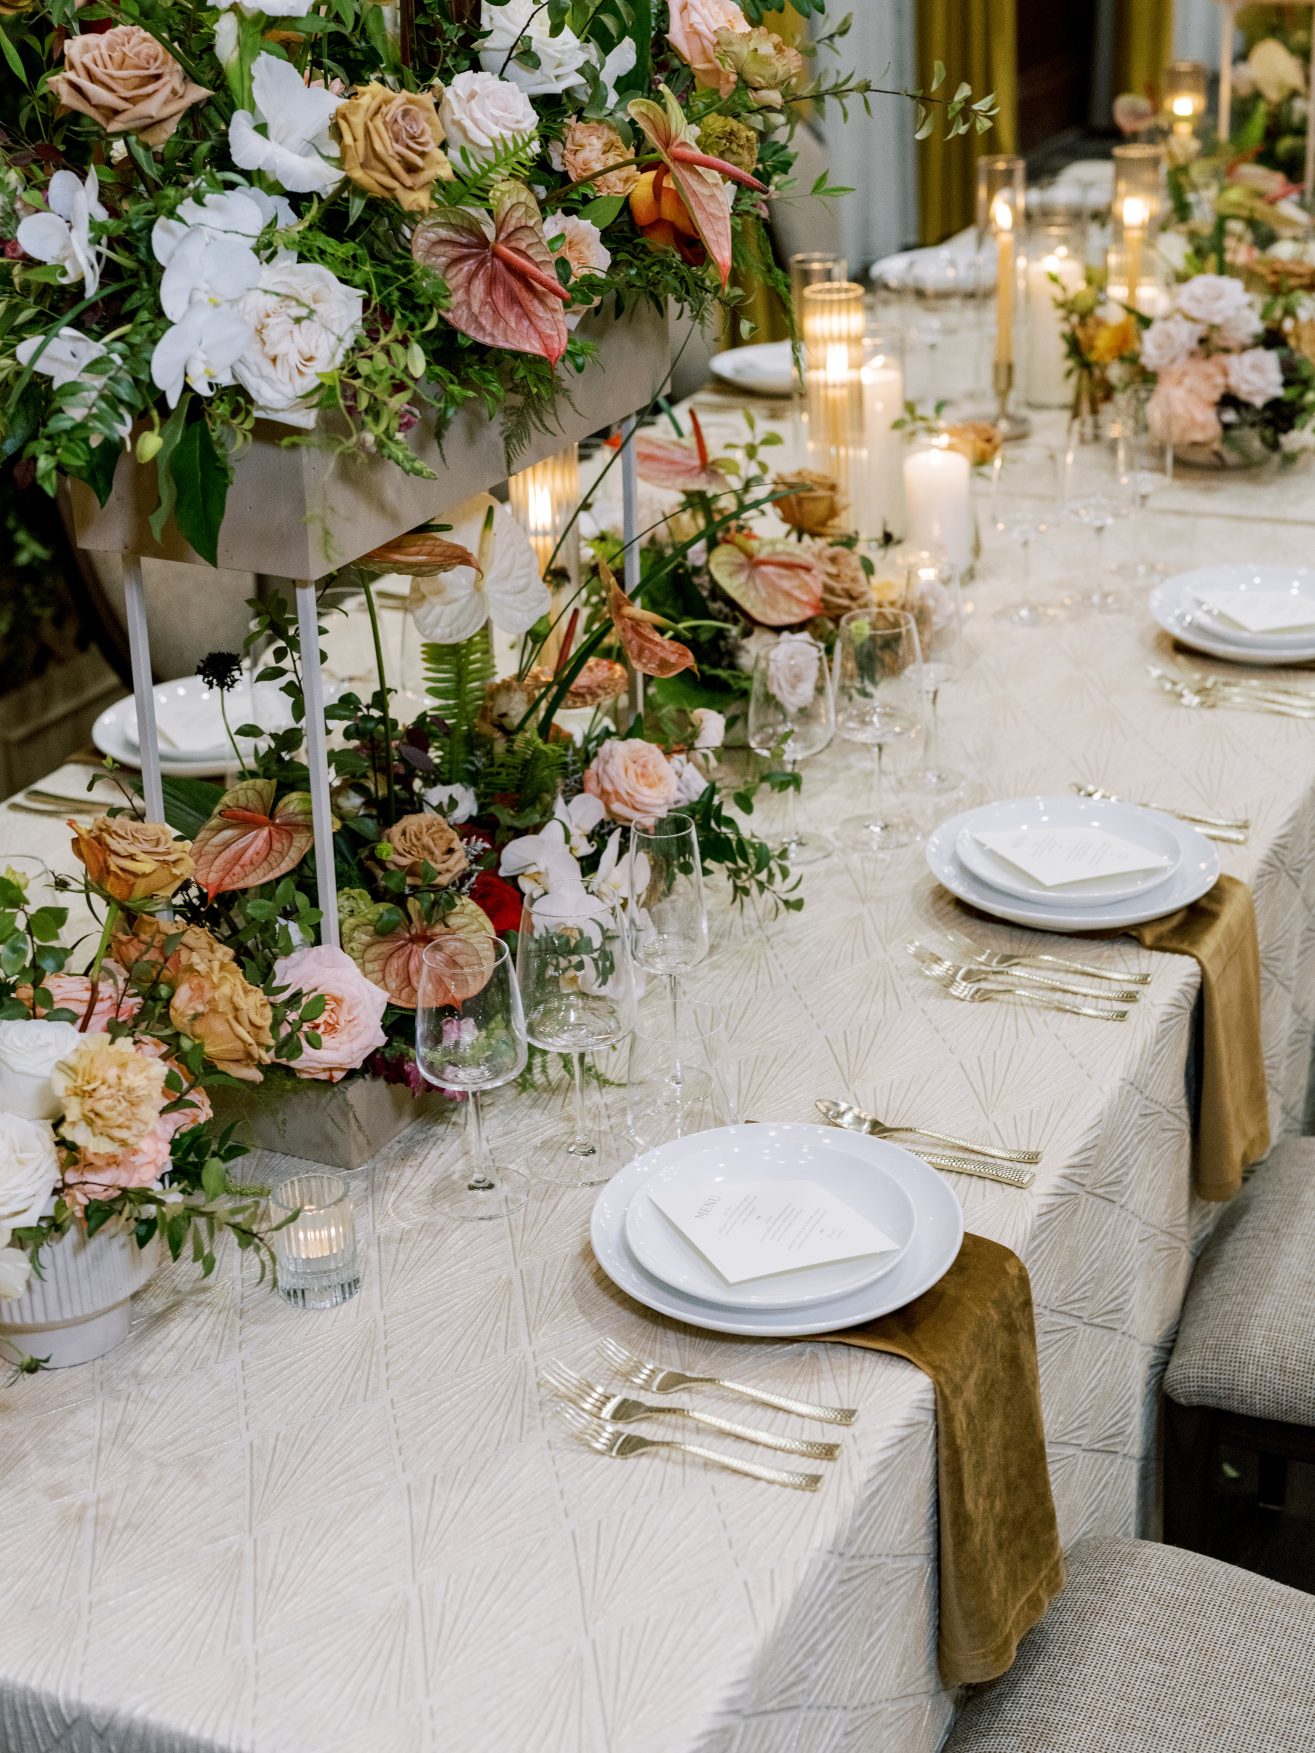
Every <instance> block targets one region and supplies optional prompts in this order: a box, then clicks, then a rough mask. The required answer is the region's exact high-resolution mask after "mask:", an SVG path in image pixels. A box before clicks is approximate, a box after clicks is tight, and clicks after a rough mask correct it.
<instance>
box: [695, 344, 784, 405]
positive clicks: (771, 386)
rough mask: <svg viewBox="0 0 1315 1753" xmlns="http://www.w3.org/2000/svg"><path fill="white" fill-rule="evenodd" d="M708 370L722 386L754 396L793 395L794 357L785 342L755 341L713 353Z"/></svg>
mask: <svg viewBox="0 0 1315 1753" xmlns="http://www.w3.org/2000/svg"><path fill="white" fill-rule="evenodd" d="M708 368H709V370H710V371H711V372H712V375H713V376H714V377H715V378H718V379H720V381H721V382H722V383H728V384H732V385H733V386H734V387H735V388H736V389H737V390H750V391H752V393H753V394H754V395H758V396H791V395H793V394H794V356H793V350H792V349H791V346H790V343H789V342H788V341H757V342H755V343H754V344H753V346H751V347H728V348H727V349H726V351H725V352H724V353H714V354H713V356H712V358H711V359H710V360H709V361H708Z"/></svg>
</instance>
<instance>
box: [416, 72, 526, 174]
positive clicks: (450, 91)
mask: <svg viewBox="0 0 1315 1753" xmlns="http://www.w3.org/2000/svg"><path fill="white" fill-rule="evenodd" d="M438 115H439V120H440V121H441V122H442V124H443V132H444V133H445V134H446V135H447V149H448V154H449V156H450V157H452V158H454V159H455V160H456V162H457V163H458V164H460V163H461V161H462V159H463V157H464V158H468V159H469V160H470V162H471V163H472V164H483V163H484V162H485V161H486V160H488V159H490V158H494V157H496V156H497V154H498V153H499V152H501V151H502V150H503V148H504V147H506V146H509V145H510V144H511V142H512V141H513V140H525V139H527V138H529V137H530V136H531V135H533V134H534V133H535V131H536V129H537V128H538V117H537V116H536V115H535V112H534V105H533V104H532V103H531V102H530V100H529V98H528V97H526V95H525V93H524V92H523V91H522V90H521V88H520V86H519V85H514V84H513V83H512V81H511V80H510V79H499V77H498V75H497V74H496V73H458V74H457V76H456V78H455V79H453V80H452V82H451V83H450V84H449V85H448V87H447V88H446V90H445V91H444V93H443V101H442V102H441V103H440V104H439V106H438Z"/></svg>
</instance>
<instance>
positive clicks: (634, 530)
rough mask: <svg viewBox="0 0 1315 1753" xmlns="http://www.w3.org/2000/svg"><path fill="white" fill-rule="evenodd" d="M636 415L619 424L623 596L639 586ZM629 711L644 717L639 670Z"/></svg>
mask: <svg viewBox="0 0 1315 1753" xmlns="http://www.w3.org/2000/svg"><path fill="white" fill-rule="evenodd" d="M638 424H639V416H638V415H637V414H631V415H629V416H628V417H627V418H626V419H624V420H623V421H622V422H621V539H622V541H623V542H624V543H625V584H626V595H627V596H628V597H633V596H634V594H635V589H636V587H637V585H638V584H639V580H640V574H641V570H642V569H641V566H640V559H639V476H638V474H637V472H636V469H635V443H634V440H635V428H636V426H637V425H638ZM630 709H631V714H632V716H633V717H635V718H642V717H643V716H644V678H643V676H641V675H640V673H639V671H638V670H634V671H633V672H632V673H631V677H630Z"/></svg>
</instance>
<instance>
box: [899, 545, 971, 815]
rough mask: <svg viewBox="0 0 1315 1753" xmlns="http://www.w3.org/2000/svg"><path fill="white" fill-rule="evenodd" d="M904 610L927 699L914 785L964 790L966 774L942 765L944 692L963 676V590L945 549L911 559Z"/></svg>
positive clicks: (923, 788)
mask: <svg viewBox="0 0 1315 1753" xmlns="http://www.w3.org/2000/svg"><path fill="white" fill-rule="evenodd" d="M904 607H905V608H906V609H907V610H908V612H909V613H910V614H911V615H912V616H913V621H914V625H915V626H916V628H917V630H918V644H919V646H920V647H921V650H922V688H923V693H924V695H925V697H926V701H927V712H926V723H925V725H924V727H923V739H922V766H921V767H920V768H919V769H918V770H917V772H916V773H915V774H914V775H913V779H912V784H913V785H914V786H916V788H917V789H918V790H919V791H930V792H937V793H945V792H956V791H959V790H960V789H961V788H962V786H963V774H962V773H960V772H958V771H957V769H955V768H953V767H946V766H943V765H942V763H941V747H940V712H939V706H940V693H941V689H942V688H943V687H944V686H945V685H946V683H947V682H954V681H957V680H958V678H959V676H960V675H961V674H962V672H963V644H964V641H963V591H962V588H961V586H960V583H959V573H958V570H957V568H956V567H955V566H954V565H953V564H952V563H951V561H950V557H949V555H948V554H946V552H945V551H944V549H943V548H926V549H923V550H922V552H920V553H915V554H911V555H910V556H909V566H908V571H907V574H906V577H905V585H904Z"/></svg>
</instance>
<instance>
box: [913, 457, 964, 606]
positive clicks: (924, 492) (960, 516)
mask: <svg viewBox="0 0 1315 1753" xmlns="http://www.w3.org/2000/svg"><path fill="white" fill-rule="evenodd" d="M904 535H905V539H906V541H908V542H910V543H912V544H913V545H914V546H916V547H918V548H941V549H943V550H944V551H945V553H946V555H947V556H948V558H949V561H950V564H951V565H952V566H953V567H954V568H955V569H956V571H958V572H961V573H962V572H966V571H967V570H968V569H969V567H970V566H971V565H972V563H973V546H974V543H973V501H972V468H971V466H970V464H969V462H968V458H967V457H966V456H964V454H963V452H962V451H958V450H952V449H951V448H950V443H949V440H948V439H947V438H945V437H944V436H941V437H939V438H936V439H934V440H933V441H932V442H931V443H930V444H928V445H925V446H920V447H919V448H918V449H916V450H912V451H910V452H909V454H908V456H906V457H905V459H904Z"/></svg>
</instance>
